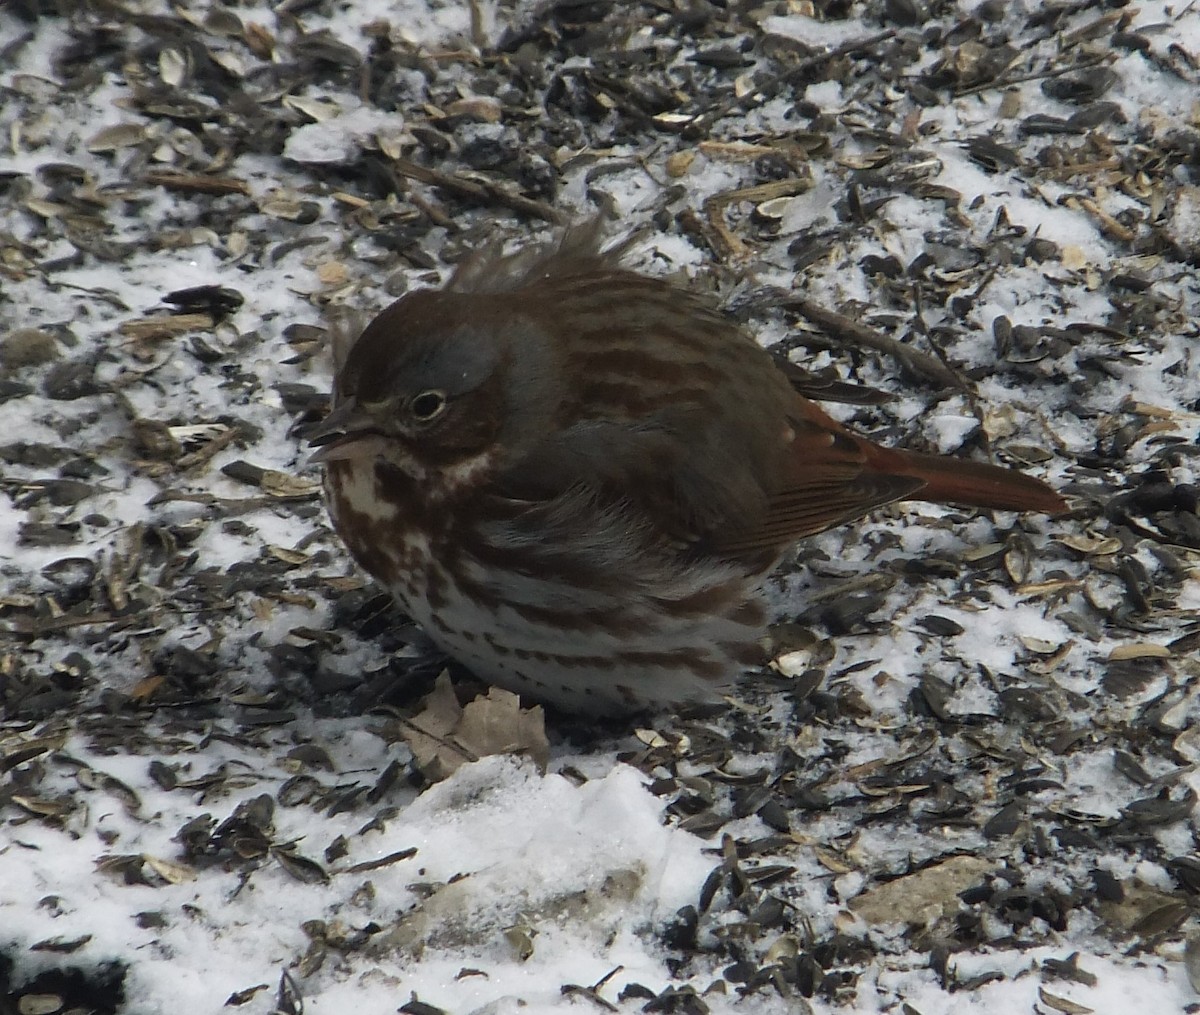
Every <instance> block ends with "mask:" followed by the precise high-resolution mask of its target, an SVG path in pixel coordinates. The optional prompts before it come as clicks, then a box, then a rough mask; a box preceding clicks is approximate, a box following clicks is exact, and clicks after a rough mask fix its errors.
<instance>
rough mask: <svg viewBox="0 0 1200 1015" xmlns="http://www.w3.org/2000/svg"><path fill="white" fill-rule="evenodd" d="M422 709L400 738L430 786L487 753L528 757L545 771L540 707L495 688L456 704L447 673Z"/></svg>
mask: <svg viewBox="0 0 1200 1015" xmlns="http://www.w3.org/2000/svg"><path fill="white" fill-rule="evenodd" d="M423 705H424V708H423V709H422V711H421V712H420V713H419V714H418V715H417V716H416V717H415V718H414V719H413V720H412V722H411V723H409V724H408V728H407V729H406V730H405V732H404V734H403V736H404V740H405V742H406V743H407V744H408V747H409V749H410V750H411V751H412V752H413V758H414V759H415V761H416V764H417V768H419V769H420V770H421V774H422V775H424V776H425V778H427V779H429V780H430V781H431V782H439V781H440V780H442V779H445V778H446V777H447V776H449V775H450V774H451V773H452V772H454V771H455V770H456V769H458V768H460V767H461V766H463V765H465V764H467V763H468V762H471V761H478V760H479V759H480V758H482V757H486V756H487V755H489V754H527V755H529V757H530V758H532V759H533V760H534V762H535V763H536V764H537V766H538V768H540V769H542V770H543V771H544V770H545V768H546V763H547V762H548V761H549V759H550V743H549V741H547V739H546V721H545V714H544V713H543V711H542V707H541V706H540V705H535V706H534V707H533V708H522V707H521V699H520V698H518V697H517V696H516V695H515V694H513V693H512V692H511V691H505V690H503V689H502V688H499V687H493V688H491V689H490V690H489V691H488V693H487V694H486V695H485V696H481V697H478V698H476V699H475V700H474V701H471V702H468V703H467V705H466V707H463V706H460V705H459V703H458V698H457V696H456V695H455V693H454V687H453V686H452V685H451V683H450V675H449V674H448V673H445V672H443V673H442V675H441V676H439V677H438V679H437V683H436V684H434V687H433V690H432V691H431V692H430V693H429V694H428V695H427V696H426V698H425V701H424V702H423Z"/></svg>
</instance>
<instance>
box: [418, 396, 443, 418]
mask: <svg viewBox="0 0 1200 1015" xmlns="http://www.w3.org/2000/svg"><path fill="white" fill-rule="evenodd" d="M445 409H446V396H445V395H444V394H443V393H442V392H440V391H422V392H421V393H420V394H419V395H417V396H416V397H415V398H414V399H413V400H412V414H413V416H414V417H415V418H416V420H417V421H418V422H419V423H428V422H430V421H431V420H434V419H437V417H438V416H440V415H441V414H442V413H443V412H444V411H445Z"/></svg>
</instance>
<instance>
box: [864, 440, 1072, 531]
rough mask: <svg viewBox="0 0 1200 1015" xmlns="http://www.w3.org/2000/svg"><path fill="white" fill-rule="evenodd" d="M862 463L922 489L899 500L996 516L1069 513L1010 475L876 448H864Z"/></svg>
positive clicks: (1042, 488)
mask: <svg viewBox="0 0 1200 1015" xmlns="http://www.w3.org/2000/svg"><path fill="white" fill-rule="evenodd" d="M867 462H868V468H870V469H873V470H878V471H880V472H884V473H889V474H892V475H898V476H912V477H913V478H914V479H920V480H922V481H923V482H924V483H925V485H924V486H923V487H921V488H920V489H918V490H914V491H913V492H912V493H911V494H909V495H908V496H907V497H905V498H904V499H905V500H924V501H930V502H932V503H934V504H965V505H969V506H971V507H981V508H994V509H996V510H1000V511H1040V512H1042V513H1044V514H1048V515H1057V514H1062V513H1063V512H1065V511H1067V510H1069V509H1068V507H1067V502H1066V501H1065V500H1064V499H1063V498H1062V496H1060V495H1059V494H1058V493H1056V492H1055V491H1054V490H1052V489H1051V488H1050V487H1049V486H1047V485H1046V484H1045V483H1043V482H1042V481H1041V480H1040V479H1034V478H1033V477H1032V476H1026V475H1024V474H1023V473H1020V472H1017V471H1016V470H1015V469H1005V468H1001V467H1000V466H997V465H986V464H984V463H983V462H972V461H968V460H966V459H963V458H949V457H945V456H942V455H923V454H920V453H918V452H916V451H900V450H897V449H894V448H881V447H879V446H878V445H871V446H870V452H869V454H868V458H867Z"/></svg>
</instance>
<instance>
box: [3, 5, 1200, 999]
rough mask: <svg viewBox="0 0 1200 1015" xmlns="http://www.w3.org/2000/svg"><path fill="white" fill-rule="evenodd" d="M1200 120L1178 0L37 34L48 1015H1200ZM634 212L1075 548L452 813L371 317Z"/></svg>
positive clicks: (20, 485)
mask: <svg viewBox="0 0 1200 1015" xmlns="http://www.w3.org/2000/svg"><path fill="white" fill-rule="evenodd" d="M51 7H53V11H51V10H50V8H51ZM39 8H41V9H40V11H39ZM1198 82H1200V9H1197V8H1195V5H1192V4H1185V3H1182V2H1181V3H1177V4H1164V3H1143V4H1140V5H1138V6H1137V7H1134V6H1121V5H1119V4H1111V5H1095V4H1089V3H1086V2H1084V3H1060V4H1037V3H1013V4H996V3H991V2H986V3H983V4H975V3H972V2H962V3H952V2H939V0H930V2H928V3H922V4H915V5H914V4H910V3H907V2H903V0H901V2H895V0H889V2H886V3H885V2H878V3H875V2H871V3H854V2H849V3H848V2H844V0H840V2H824V3H822V2H816V3H805V2H791V3H786V2H784V3H769V4H764V5H762V6H759V7H755V6H754V5H753V4H747V5H721V4H707V3H705V2H704V0H696V2H695V3H688V4H683V3H680V4H670V3H647V4H644V5H643V4H612V5H609V4H601V3H596V4H588V3H586V2H565V3H559V4H557V5H554V4H526V3H520V4H517V5H516V7H515V8H514V7H512V6H510V5H507V4H495V5H492V4H488V3H485V2H481V3H479V4H478V5H477V6H472V5H470V4H467V3H448V4H446V5H438V4H429V5H426V4H423V3H420V2H418V0H395V2H393V3H383V2H379V0H370V2H363V3H357V4H355V3H345V4H334V3H329V2H321V0H314V2H305V0H287V2H284V3H280V4H275V5H267V4H265V3H253V2H246V3H231V4H228V5H226V4H220V3H212V4H208V5H197V4H181V5H175V6H172V5H168V4H165V3H158V2H154V0H144V2H141V3H138V2H136V0H130V2H128V3H122V2H105V3H95V4H86V3H76V2H74V0H64V2H61V3H59V4H53V5H52V4H39V3H38V0H13V2H10V3H9V4H8V5H7V6H4V7H0V126H2V127H3V132H2V135H0V136H2V138H3V140H2V141H0V423H2V427H0V485H2V492H3V496H2V497H0V692H2V707H3V721H2V723H0V997H2V998H4V999H5V1000H4V1003H3V1004H0V1010H2V1011H8V1010H17V1011H21V1012H23V1013H30V1012H45V1013H52V1012H57V1011H67V1010H72V1009H78V1010H83V1011H98V1012H122V1013H125V1012H128V1013H135V1012H136V1013H156V1012H166V1011H178V1010H184V1011H202V1010H203V1011H211V1010H213V1009H215V1008H216V1007H219V1006H221V1005H229V1006H235V1007H239V1008H240V1009H241V1010H244V1011H247V1012H273V1011H284V1012H299V1011H301V1010H303V1011H306V1012H308V1013H310V1015H311V1013H314V1012H342V1011H346V1010H347V1009H348V1008H350V1007H351V1006H354V1007H356V1008H359V1009H361V1010H364V1011H371V1012H375V1011H391V1010H402V1011H406V1012H417V1013H430V1012H435V1011H439V1010H442V1011H448V1012H456V1013H460V1012H461V1013H468V1012H474V1013H484V1012H487V1013H494V1015H501V1013H507V1012H516V1011H525V1012H552V1011H568V1010H570V1011H588V1010H618V1011H625V1012H633V1011H666V1012H689V1013H690V1012H706V1011H707V1012H714V1013H721V1012H733V1011H737V1012H739V1013H754V1012H772V1013H773V1012H794V1011H805V1010H807V1009H811V1010H812V1011H817V1012H825V1011H839V1010H849V1011H864V1012H875V1011H880V1012H884V1011H886V1012H892V1011H896V1012H900V1011H904V1012H912V1011H915V1012H919V1013H921V1015H935V1013H939V1012H947V1013H948V1012H955V1013H958V1012H963V1011H977V1012H997V1013H999V1012H1010V1011H1025V1010H1033V1011H1042V1012H1048V1011H1058V1012H1063V1013H1084V1012H1088V1011H1096V1012H1113V1013H1116V1012H1126V1011H1129V1010H1130V1009H1131V1008H1133V1007H1135V1006H1136V1008H1137V1009H1138V1010H1139V1011H1140V1012H1141V1013H1142V1015H1159V1013H1168V1012H1170V1013H1176V1012H1179V1011H1181V1010H1194V1009H1195V1008H1196V1006H1197V1005H1198V1004H1200V995H1198V994H1197V989H1196V986H1195V984H1200V943H1198V944H1189V942H1197V941H1198V940H1200V939H1198V935H1200V929H1198V927H1197V899H1198V897H1200V846H1198V843H1197V828H1196V822H1195V813H1194V812H1195V802H1196V793H1197V790H1198V789H1200V776H1198V775H1197V772H1196V764H1197V762H1198V761H1200V736H1198V732H1197V731H1198V730H1200V703H1198V702H1197V680H1198V679H1200V662H1198V661H1197V658H1198V657H1197V649H1198V647H1200V620H1198V618H1197V614H1198V611H1200V571H1198V569H1197V554H1198V551H1200V519H1198V517H1197V489H1198V484H1197V478H1196V473H1197V461H1198V459H1197V453H1198V450H1200V446H1198V441H1197V434H1198V431H1200V350H1198V348H1197V336H1198V334H1200V329H1198V328H1197V309H1198V303H1200V294H1198V291H1197V285H1196V282H1195V279H1194V272H1193V270H1192V269H1193V265H1194V264H1195V262H1196V259H1197V256H1198V255H1200V245H1198V243H1197V239H1196V237H1197V234H1198V231H1200V102H1198V97H1200V91H1198V89H1197V84H1198ZM598 209H599V210H605V211H609V212H612V213H615V214H616V215H617V216H618V217H619V219H620V221H621V224H622V227H631V228H644V229H645V238H644V240H643V241H642V242H641V243H640V245H639V246H638V247H637V248H636V251H635V253H634V254H633V255H632V260H633V263H635V264H636V265H637V266H639V267H641V268H642V269H643V270H646V271H651V272H659V273H667V272H680V273H683V274H685V275H687V276H689V277H690V278H691V279H692V280H693V284H695V285H697V286H703V287H706V288H710V289H714V290H716V291H717V293H718V294H719V295H720V297H721V298H722V299H723V300H724V301H725V303H726V305H727V306H728V307H729V308H730V311H731V312H732V313H735V314H737V315H738V316H739V317H741V318H743V319H745V320H746V321H747V322H748V323H749V324H750V325H751V326H752V327H754V328H755V329H756V331H757V333H758V334H760V336H761V337H762V340H763V341H764V342H765V343H768V344H770V343H775V342H779V341H783V342H785V343H787V344H786V348H789V349H792V350H794V352H793V358H794V359H796V360H797V362H800V363H802V364H804V365H805V366H806V367H808V368H810V369H814V370H823V369H828V370H831V371H832V372H834V373H836V374H837V375H838V376H839V377H842V378H844V379H847V380H851V381H853V382H856V383H861V384H866V385H871V386H873V387H876V388H880V389H882V390H884V391H886V392H887V393H888V394H889V395H890V396H891V398H890V400H889V401H888V402H886V403H885V404H883V405H882V406H873V407H868V408H852V407H848V406H838V407H835V408H836V410H837V411H838V412H839V413H840V414H841V415H843V416H844V417H846V418H848V419H850V420H851V421H852V422H853V423H854V425H856V426H859V427H860V428H862V429H863V430H866V431H870V432H872V433H874V434H876V435H877V436H878V437H879V439H881V440H885V441H890V442H895V443H900V444H904V445H906V446H910V447H922V446H923V447H935V448H938V449H940V450H941V451H944V452H947V453H956V454H963V455H967V454H971V455H976V456H980V455H982V454H984V453H986V452H988V451H990V452H991V453H993V454H994V455H995V456H996V457H997V459H998V460H1001V461H1006V462H1009V463H1013V464H1017V465H1019V466H1020V467H1022V468H1024V469H1026V470H1028V471H1030V472H1033V473H1035V474H1038V475H1041V476H1044V477H1045V478H1047V479H1048V480H1049V481H1051V482H1053V483H1054V484H1055V485H1057V486H1058V487H1059V488H1060V489H1063V490H1064V491H1065V492H1067V493H1069V494H1070V495H1071V496H1072V498H1073V503H1074V504H1075V505H1076V508H1077V510H1075V511H1074V512H1073V514H1072V515H1071V516H1070V517H1067V518H1062V519H1043V518H1022V519H1016V518H1013V517H1010V516H998V517H996V518H989V517H986V516H983V515H976V514H973V513H970V512H962V511H951V510H944V509H938V508H933V507H929V506H920V507H915V508H911V509H909V508H905V509H903V510H895V511H887V512H880V513H879V514H878V515H877V516H875V517H873V518H872V519H871V520H869V521H867V522H865V523H863V524H861V525H857V526H854V527H853V528H851V529H849V530H846V531H840V532H834V533H829V534H826V535H825V536H823V537H821V538H820V539H817V540H814V541H812V542H811V543H810V544H807V545H806V546H804V547H802V548H801V550H800V553H799V557H798V564H797V566H796V567H793V568H790V569H785V572H784V573H782V574H781V575H779V576H778V577H777V578H776V579H774V580H773V583H772V594H773V598H774V601H775V603H776V605H777V608H778V616H779V621H780V623H779V626H778V627H777V628H776V630H775V635H776V641H777V644H778V659H777V665H776V668H775V671H773V672H772V673H770V674H763V675H760V676H759V677H758V678H757V679H753V680H750V679H748V680H747V682H746V684H745V685H744V687H745V693H744V694H743V695H740V696H739V700H738V701H737V702H735V703H734V704H733V706H732V707H731V708H730V709H729V710H728V711H727V712H725V713H723V714H721V715H718V716H708V717H702V716H657V717H650V718H648V719H646V720H644V721H643V722H641V723H639V724H637V725H638V727H639V728H637V729H636V730H635V729H633V728H632V727H631V726H629V725H626V726H620V725H618V726H615V727H613V726H609V727H605V728H603V729H594V728H589V727H588V725H587V724H586V723H582V722H580V721H578V720H569V719H565V718H562V717H551V718H550V720H549V722H548V724H547V730H548V734H549V740H550V747H549V752H548V761H546V759H542V760H544V761H545V768H544V770H543V769H542V768H541V767H540V766H539V764H537V763H536V762H535V761H534V760H531V758H529V757H524V756H522V757H517V756H513V755H510V754H499V755H492V756H487V757H483V758H482V759H481V760H478V761H475V762H472V763H469V764H466V765H464V766H462V767H461V768H459V769H458V770H457V771H456V772H455V773H454V774H453V775H451V776H450V777H449V778H447V779H446V780H444V781H441V782H436V783H434V784H432V785H431V784H430V783H429V780H428V779H427V778H426V775H428V774H429V773H430V769H429V767H428V766H427V765H425V764H424V763H422V764H421V765H420V766H418V765H417V763H416V762H415V761H414V757H413V753H412V750H411V749H410V746H409V745H410V743H411V742H412V726H411V722H412V719H413V717H414V715H415V714H417V712H418V710H419V708H420V706H419V705H418V704H417V699H418V698H419V697H420V696H421V694H423V693H424V692H426V691H428V690H429V688H430V687H431V686H432V676H433V675H434V674H436V673H437V671H438V669H439V666H438V664H437V663H436V662H433V663H430V662H428V661H427V660H426V659H425V658H424V657H422V656H421V653H420V650H419V648H418V646H419V639H417V638H416V637H415V632H413V631H412V630H411V629H409V628H407V627H406V626H405V625H404V622H403V618H401V617H398V616H397V615H396V613H395V611H394V610H391V609H389V608H388V607H387V605H386V604H385V603H383V602H382V601H381V599H380V598H379V597H378V595H377V594H376V593H377V590H374V589H373V588H371V587H370V586H369V585H368V583H367V582H366V581H365V580H364V579H363V578H362V576H361V575H359V574H357V573H356V572H355V571H354V569H353V567H352V566H351V564H350V562H349V560H348V558H347V556H346V554H345V553H344V551H342V550H341V548H340V546H339V545H338V543H337V540H336V538H335V537H334V536H333V535H332V533H331V532H330V531H329V529H328V525H327V522H326V520H325V516H324V513H323V510H322V508H321V506H320V501H319V496H318V476H317V475H316V474H315V472H314V471H313V470H311V469H308V468H306V466H305V465H304V459H305V455H306V451H305V446H304V441H303V426H304V424H306V423H311V422H313V421H314V420H315V419H317V418H318V417H319V415H320V413H321V411H323V408H324V404H325V403H324V393H325V392H326V391H327V390H328V384H329V364H328V360H327V355H326V348H325V331H324V328H325V323H326V322H325V317H324V308H326V307H328V306H330V305H341V304H348V305H351V306H355V307H359V308H362V309H365V310H368V311H371V310H375V309H378V308H381V307H382V306H384V305H386V303H387V302H388V301H389V300H390V299H392V298H394V297H395V296H396V295H398V294H399V293H401V292H402V291H404V290H405V289H406V288H409V287H415V286H420V285H426V284H436V283H437V282H438V280H440V279H441V278H444V277H445V274H446V272H447V270H448V268H449V266H450V265H451V264H452V263H453V261H454V260H456V259H457V257H459V256H460V255H461V254H462V252H464V251H466V250H469V249H471V248H472V247H474V246H476V245H478V244H479V243H480V242H482V241H483V240H484V239H485V238H494V237H498V236H499V237H511V238H521V237H528V236H530V235H532V234H537V235H544V234H546V232H547V231H548V230H549V229H550V228H551V227H552V224H553V222H555V221H566V220H568V219H572V218H582V217H585V216H589V215H592V214H595V213H596V211H597V210H598ZM196 287H207V288H199V289H197V288H196ZM797 299H800V300H808V301H811V302H812V303H814V304H816V305H818V306H819V307H823V308H826V309H829V310H834V311H836V312H838V313H840V314H842V315H845V316H846V317H848V318H852V319H853V320H854V321H857V322H859V323H860V324H862V325H865V326H866V327H867V328H869V329H870V331H869V332H868V334H867V337H866V338H864V337H863V335H862V334H861V333H858V332H854V331H850V330H841V331H839V330H838V329H836V328H833V329H832V330H831V328H830V327H826V326H818V324H816V323H814V322H813V320H811V315H806V314H805V313H804V311H803V308H802V307H800V306H798V305H797V303H796V300H797ZM914 353H915V354H916V355H915V356H914V355H913V354H914ZM947 376H949V377H950V378H951V379H952V380H953V382H954V383H952V384H947V383H946V378H947ZM460 687H462V688H463V689H464V693H468V692H469V691H470V689H469V685H467V684H462V683H460ZM414 688H417V690H414ZM539 750H540V748H536V747H532V746H531V747H530V750H529V751H528V752H526V753H530V754H534V755H536V754H538V752H539ZM477 753H485V752H477ZM422 773H425V774H422ZM1189 969H1190V970H1191V971H1192V972H1191V979H1189V972H1188V970H1189Z"/></svg>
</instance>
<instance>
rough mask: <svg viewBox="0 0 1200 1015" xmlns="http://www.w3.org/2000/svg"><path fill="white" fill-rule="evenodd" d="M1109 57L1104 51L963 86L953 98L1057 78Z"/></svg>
mask: <svg viewBox="0 0 1200 1015" xmlns="http://www.w3.org/2000/svg"><path fill="white" fill-rule="evenodd" d="M1110 59H1111V57H1110V56H1109V55H1108V54H1107V53H1105V54H1103V55H1101V56H1094V57H1092V58H1091V59H1088V60H1080V61H1079V62H1078V63H1073V64H1071V65H1070V66H1067V67H1055V68H1053V69H1051V70H1037V71H1030V72H1029V73H1028V74H1017V75H1015V76H1014V77H1011V78H996V80H995V81H985V82H983V84H980V85H972V86H971V87H970V88H964V89H962V91H958V92H955V93H954V96H955V98H962V97H963V96H964V95H976V94H978V93H979V92H986V91H988V90H989V89H992V88H1007V87H1008V86H1009V85H1019V84H1022V83H1023V82H1025V81H1038V80H1040V79H1042V78H1057V77H1061V76H1062V75H1064V74H1070V73H1071V72H1072V71H1077V70H1088V69H1089V68H1092V67H1095V66H1097V65H1099V64H1102V63H1105V62H1106V61H1108V60H1110Z"/></svg>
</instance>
